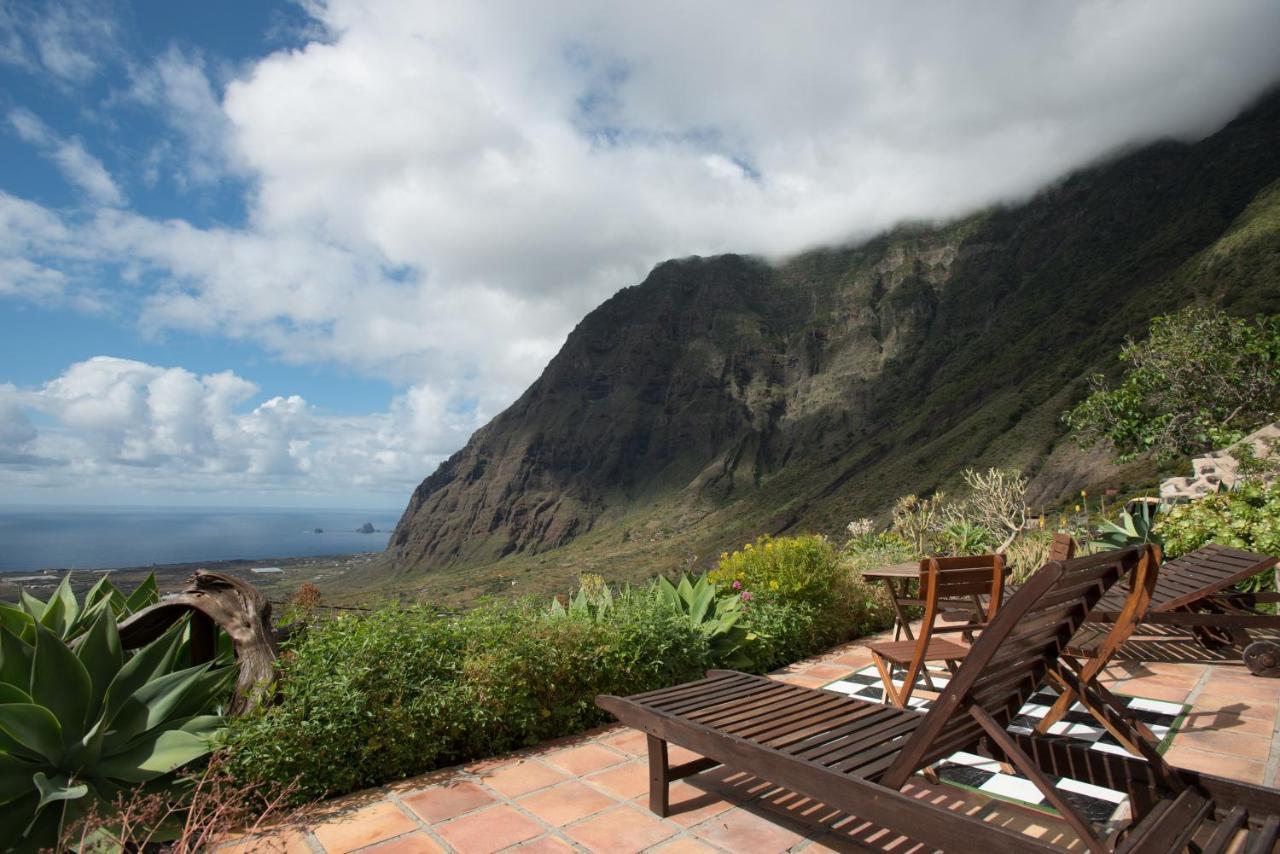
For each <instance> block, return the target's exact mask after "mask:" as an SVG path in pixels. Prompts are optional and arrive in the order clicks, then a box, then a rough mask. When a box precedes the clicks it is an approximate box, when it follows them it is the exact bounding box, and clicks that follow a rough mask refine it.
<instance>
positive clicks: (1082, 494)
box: [1080, 489, 1089, 498]
mask: <svg viewBox="0 0 1280 854" xmlns="http://www.w3.org/2000/svg"><path fill="white" fill-rule="evenodd" d="M1080 497H1081V498H1088V497H1089V493H1087V492H1085V491H1084V490H1083V489H1082V490H1080Z"/></svg>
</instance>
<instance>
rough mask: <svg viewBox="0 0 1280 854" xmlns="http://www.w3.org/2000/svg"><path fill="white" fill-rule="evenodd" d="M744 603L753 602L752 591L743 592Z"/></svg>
mask: <svg viewBox="0 0 1280 854" xmlns="http://www.w3.org/2000/svg"><path fill="white" fill-rule="evenodd" d="M742 601H743V602H750V601H751V591H750V590H743V591H742Z"/></svg>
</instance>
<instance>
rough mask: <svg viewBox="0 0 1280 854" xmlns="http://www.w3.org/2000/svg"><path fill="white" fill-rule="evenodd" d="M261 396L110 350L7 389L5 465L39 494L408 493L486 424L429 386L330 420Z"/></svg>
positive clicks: (247, 386)
mask: <svg viewBox="0 0 1280 854" xmlns="http://www.w3.org/2000/svg"><path fill="white" fill-rule="evenodd" d="M257 395H258V387H257V386H256V385H254V384H253V383H252V382H250V381H249V380H246V379H244V378H242V377H239V376H237V375H235V374H233V373H231V372H229V371H224V372H221V373H216V374H206V375H197V374H194V373H192V372H190V371H187V370H185V369H183V368H173V367H161V366H156V365H150V364H146V363H144V362H138V361H133V360H129V359H118V358H113V357H109V356H97V357H94V358H92V359H88V360H86V361H83V362H78V363H76V364H74V365H72V366H71V367H69V368H68V369H67V370H66V371H65V372H63V373H62V374H61V375H60V376H58V377H56V378H54V379H52V380H50V381H49V382H47V383H45V384H44V385H43V386H42V387H40V388H38V389H35V390H30V391H22V390H19V389H16V388H14V387H13V386H12V385H0V471H3V472H4V473H5V474H4V477H5V480H6V481H8V482H9V483H10V484H11V485H12V486H13V487H14V488H15V490H18V491H21V493H22V494H24V495H25V496H27V497H31V496H39V495H40V493H41V492H42V491H45V492H48V491H58V490H66V489H68V488H74V487H75V486H76V485H77V484H78V485H79V488H80V489H84V487H85V485H86V481H92V482H93V483H94V485H95V486H96V488H97V491H101V490H103V489H108V490H116V491H136V490H141V491H146V490H154V491H162V492H165V493H169V494H173V493H177V492H184V491H185V492H188V493H192V494H206V495H210V496H216V495H218V494H221V493H237V492H240V493H243V492H255V491H256V492H259V493H263V494H270V493H291V494H294V495H301V496H308V495H319V496H326V495H327V496H350V494H351V492H352V491H353V490H356V491H359V492H361V493H365V494H370V493H372V494H384V495H391V496H396V497H401V496H402V495H403V494H404V493H405V492H406V491H407V490H408V489H410V488H412V486H413V484H415V483H416V482H417V480H418V479H419V478H420V477H421V472H422V471H423V469H424V468H425V467H427V466H430V465H434V464H436V463H438V462H439V460H440V459H441V458H442V457H443V456H444V455H445V454H446V453H447V452H448V451H449V450H450V449H451V448H452V447H454V446H455V445H456V444H457V443H458V442H459V441H461V440H462V439H463V438H465V436H466V435H468V434H469V433H470V432H471V431H472V430H474V429H475V428H476V427H477V426H478V423H477V422H476V420H475V418H474V416H473V415H467V414H459V413H450V412H449V411H448V402H447V395H445V394H442V393H440V392H438V391H436V390H433V389H430V388H427V387H413V388H410V389H409V390H408V392H407V393H405V394H404V395H402V396H399V397H397V398H396V399H395V400H394V401H393V403H392V406H391V408H390V409H389V410H388V411H387V412H384V413H375V414H370V415H363V416H337V415H328V414H325V413H322V412H319V411H317V410H316V409H315V408H314V407H312V406H311V405H309V404H308V403H307V402H306V401H305V400H304V399H303V398H301V397H299V396H297V395H292V396H288V397H273V398H271V399H269V400H265V401H262V402H260V403H257V404H256V405H253V403H252V401H253V399H254V398H255V397H256V396H257ZM31 413H35V414H38V415H39V426H36V423H35V422H33V420H32V418H31V417H29V414H31Z"/></svg>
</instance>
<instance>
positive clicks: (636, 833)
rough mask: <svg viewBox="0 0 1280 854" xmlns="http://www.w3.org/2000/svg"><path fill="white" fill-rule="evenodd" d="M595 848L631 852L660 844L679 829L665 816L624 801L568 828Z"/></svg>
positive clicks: (571, 834)
mask: <svg viewBox="0 0 1280 854" xmlns="http://www.w3.org/2000/svg"><path fill="white" fill-rule="evenodd" d="M564 832H565V834H566V835H567V836H568V837H569V838H570V839H572V840H573V841H575V842H577V843H578V844H580V845H582V846H584V847H586V848H588V849H589V850H591V851H599V852H605V853H606V854H627V852H634V851H642V850H644V849H645V848H649V847H651V846H653V845H657V844H658V843H659V842H661V841H662V840H664V839H666V838H667V837H669V836H674V835H675V833H676V829H675V828H674V827H672V826H671V825H669V824H667V823H665V822H663V821H662V820H661V819H659V818H656V817H655V816H652V815H650V814H649V813H646V812H641V811H640V810H639V809H637V808H636V807H633V806H630V805H627V804H624V805H622V806H619V807H615V808H614V809H611V810H609V811H608V812H604V813H601V814H600V815H597V816H594V817H592V818H589V819H587V820H586V821H583V822H581V823H579V824H575V825H571V826H569V827H567V828H565V830H564Z"/></svg>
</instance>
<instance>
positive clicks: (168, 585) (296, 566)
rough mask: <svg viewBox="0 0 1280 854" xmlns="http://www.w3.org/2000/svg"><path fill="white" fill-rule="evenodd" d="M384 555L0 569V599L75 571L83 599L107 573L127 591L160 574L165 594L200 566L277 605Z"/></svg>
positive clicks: (46, 586) (48, 586) (47, 589)
mask: <svg viewBox="0 0 1280 854" xmlns="http://www.w3.org/2000/svg"><path fill="white" fill-rule="evenodd" d="M382 555H383V552H381V551H375V552H355V553H352V554H337V555H319V556H308V557H265V558H231V559H227V560H203V561H188V562H184V563H166V564H151V565H146V566H122V567H112V568H101V569H68V568H65V567H62V568H49V569H41V570H33V571H25V570H11V571H6V572H0V601H3V602H15V601H17V599H18V594H19V591H20V590H27V591H29V592H30V593H31V594H32V595H34V596H36V597H38V598H40V599H42V600H45V599H47V598H48V596H49V593H51V592H52V591H53V589H54V588H55V587H57V585H58V584H59V582H61V581H62V578H63V576H65V575H67V574H68V573H70V575H71V588H72V590H73V591H74V592H75V594H76V596H77V597H80V596H83V595H84V593H85V591H87V590H88V589H89V588H90V587H92V586H93V585H94V584H96V583H97V581H98V579H99V578H101V577H102V576H104V575H107V576H110V577H111V582H112V583H113V584H114V585H115V586H116V587H118V588H119V589H120V591H121V592H123V593H124V594H125V595H128V594H129V591H131V590H133V589H134V588H135V587H137V586H138V585H139V584H141V583H142V582H143V581H145V580H146V578H147V576H148V575H149V574H151V573H155V576H156V585H157V586H158V587H159V589H160V592H161V594H165V593H176V592H177V591H179V590H181V589H182V588H183V587H184V586H185V585H186V583H187V579H188V578H189V577H190V576H191V574H192V573H194V572H195V571H196V570H197V569H204V570H208V571H209V572H219V573H222V574H223V575H230V576H233V577H236V578H241V579H243V580H245V581H248V582H250V583H251V584H253V586H254V587H257V588H258V589H259V590H261V591H262V592H263V593H264V594H265V595H266V596H267V598H268V599H269V600H270V601H271V602H272V604H273V605H276V606H279V604H280V603H282V602H283V601H284V599H286V598H287V597H288V595H291V594H292V593H293V591H294V590H295V589H297V587H298V585H300V584H302V583H303V582H304V581H310V582H312V583H317V582H320V581H325V580H330V579H334V578H338V577H341V576H343V575H346V574H347V573H348V572H349V571H351V570H355V569H360V568H367V567H370V566H372V565H373V564H374V563H375V562H376V561H377V560H378V558H380V557H381V556H382ZM255 569H278V570H279V572H254V570H255Z"/></svg>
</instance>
